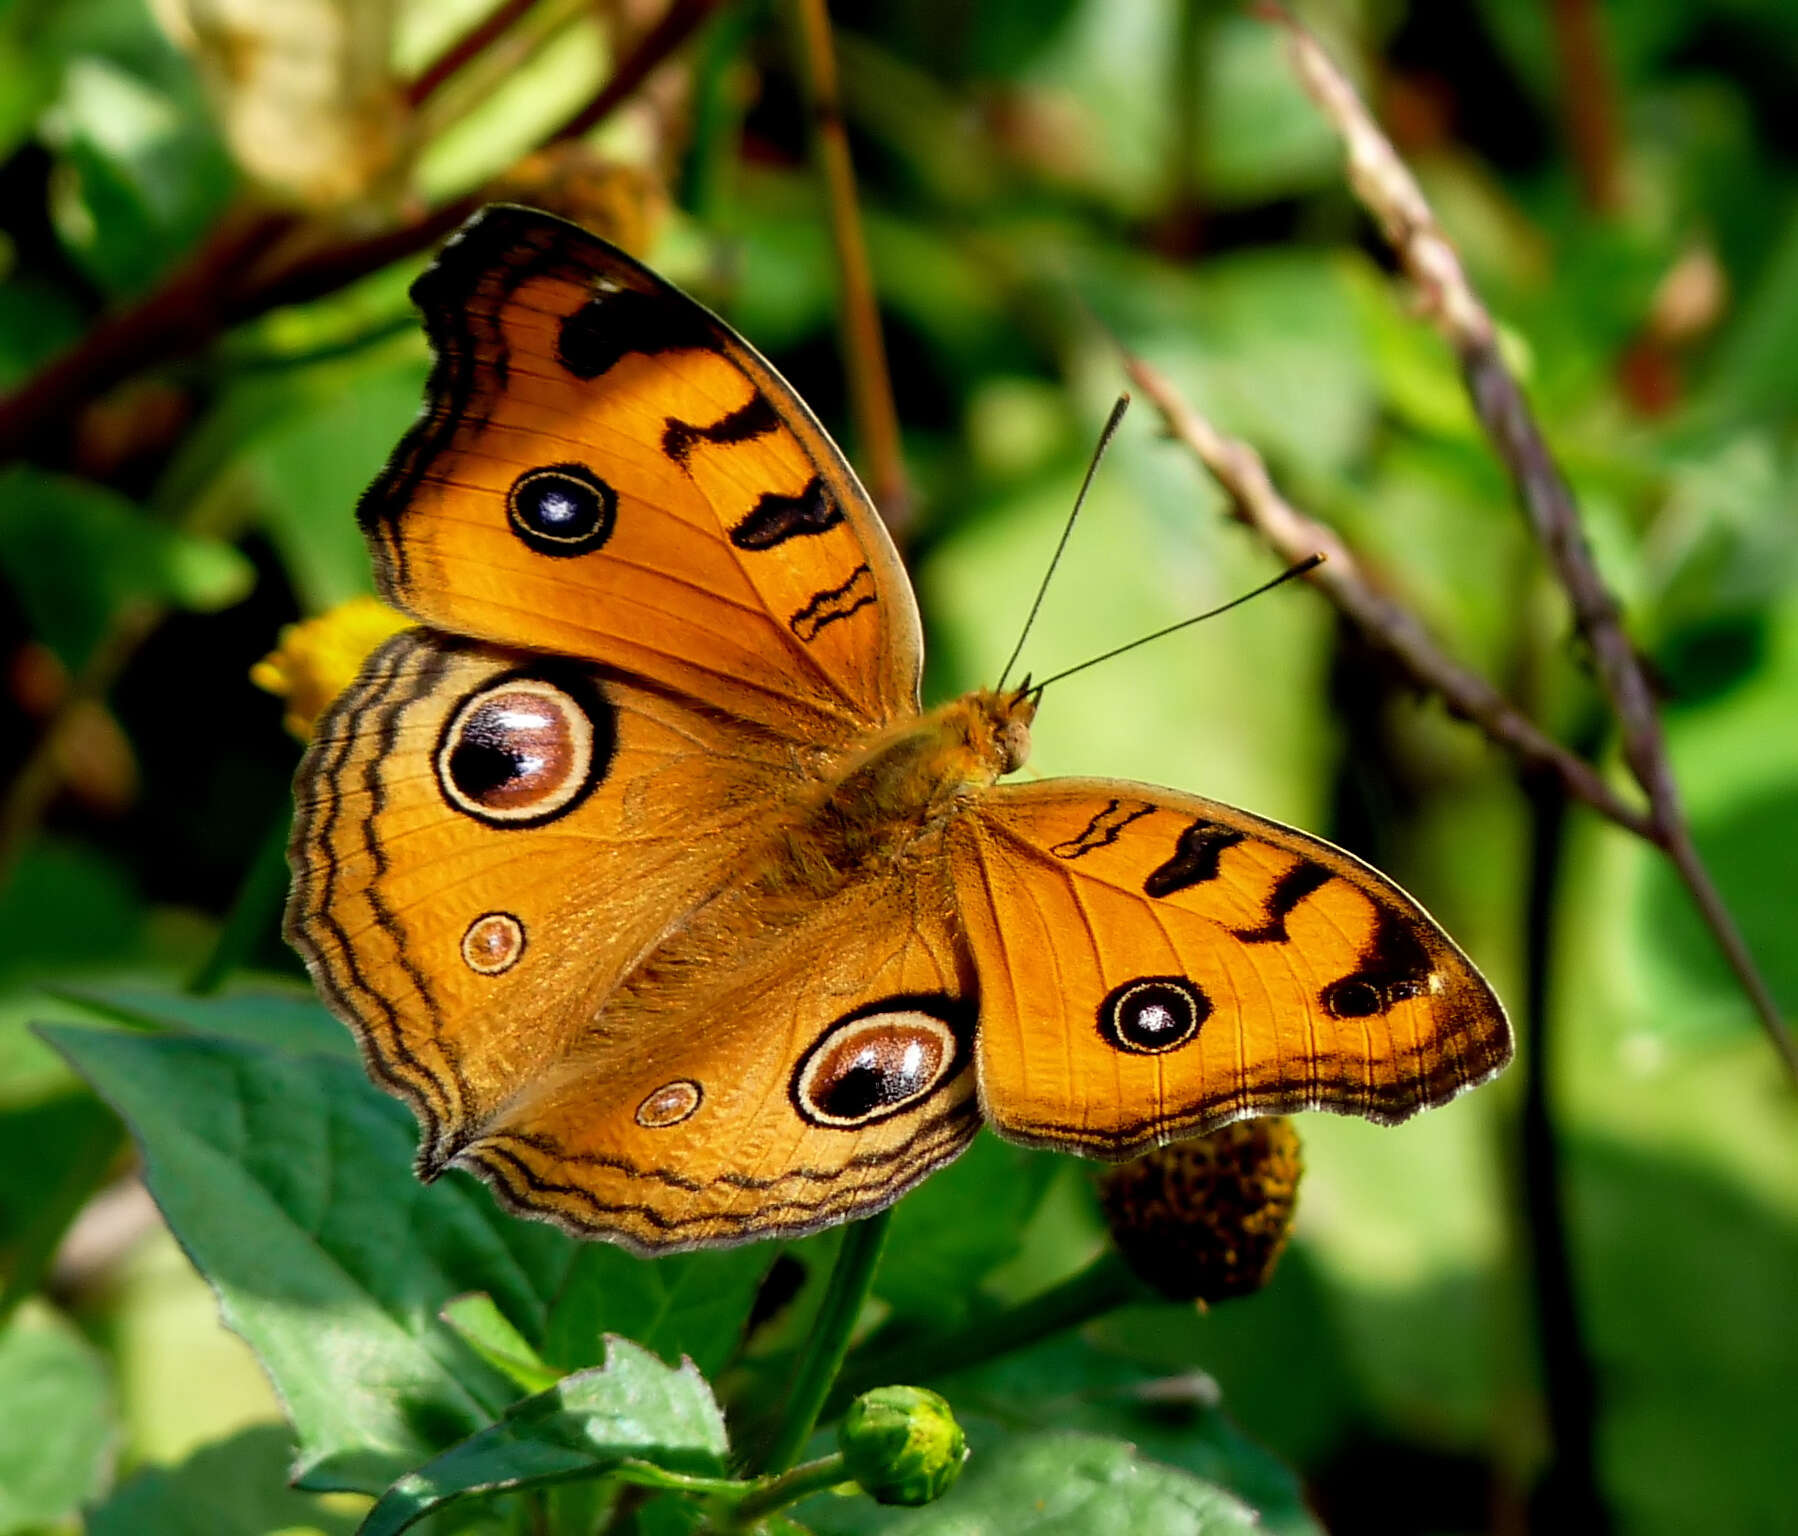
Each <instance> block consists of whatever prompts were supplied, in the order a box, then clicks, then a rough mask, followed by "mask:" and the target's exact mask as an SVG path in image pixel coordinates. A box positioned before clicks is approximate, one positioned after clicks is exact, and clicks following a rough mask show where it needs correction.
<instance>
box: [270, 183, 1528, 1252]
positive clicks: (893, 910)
mask: <svg viewBox="0 0 1798 1536" xmlns="http://www.w3.org/2000/svg"><path fill="white" fill-rule="evenodd" d="M413 293H414V297H415V298H416V300H417V302H418V304H419V306H420V308H421V309H422V310H423V311H424V315H425V323H426V326H427V328H428V330H429V333H430V337H431V341H432V343H433V345H434V347H435V349H436V353H437V366H436V370H435V372H434V373H433V375H432V378H431V382H430V386H429V391H428V401H427V409H426V411H425V412H424V414H423V416H422V417H421V418H420V420H419V422H418V424H417V425H416V426H414V427H413V428H412V430H411V431H410V432H409V433H408V434H407V436H406V438H405V439H404V441H403V442H402V443H401V444H400V447H399V449H398V451H397V452H396V454H395V455H394V458H393V461H392V462H391V463H390V464H389V465H388V467H387V469H386V470H385V471H384V472H383V473H382V475H381V476H380V478H379V479H377V480H376V481H375V483H374V484H373V485H372V486H371V487H370V488H369V490H368V492H367V494H366V495H365V497H364V498H363V501H362V504H361V507H360V510H359V514H358V515H359V517H360V520H361V523H362V526H363V529H364V530H365V531H366V533H367V535H368V538H369V542H370V544H371V545H372V547H373V550H374V555H375V561H376V566H377V570H378V573H379V577H380V582H381V587H382V589H383V591H384V592H385V593H386V595H387V596H388V597H389V598H390V599H391V600H392V601H393V602H394V603H396V604H398V605H399V606H400V607H402V608H403V609H405V610H406V611H407V612H408V613H410V614H412V615H413V616H414V617H415V618H416V619H417V620H418V621H419V623H420V625H421V626H422V627H420V628H418V629H414V630H410V631H408V632H407V633H404V634H401V635H399V636H396V637H395V638H394V639H393V640H391V641H389V642H388V643H387V644H386V645H385V646H383V647H382V648H381V649H380V650H379V651H377V652H376V653H375V654H374V655H373V656H372V657H371V658H370V660H369V662H368V664H367V665H366V666H365V667H364V669H363V671H362V674H361V676H360V677H359V678H358V680H357V681H356V682H355V684H353V685H352V686H351V687H350V689H349V690H348V691H347V692H346V693H345V694H344V695H343V696H342V697H341V698H340V699H339V700H338V702H337V703H336V704H335V705H334V706H333V708H332V709H331V710H330V712H329V713H328V714H327V716H326V717H325V719H324V720H323V721H322V722H321V723H320V726H319V730H318V733H317V735H316V737H315V739H314V742H313V744H312V747H311V748H310V750H309V751H308V753H307V755H306V759H305V762H304V764H303V766H302V768H301V770H300V775H299V781H298V790H297V798H298V805H299V808H298V820H297V824H296V827H295V831H294V840H293V848H292V862H293V867H294V883H293V893H292V897H291V901H290V904H289V910H288V933H289V937H290V938H291V939H292V941H293V943H294V944H295V945H296V946H297V947H298V948H299V949H300V951H301V953H302V954H303V955H304V956H305V957H306V960H307V963H308V964H309V966H310V967H311V969H312V973H313V975H314V977H315V978H316V979H317V982H318V985H319V988H320V990H321V991H322V992H323V994H324V996H325V998H326V1000H327V1001H328V1002H329V1003H330V1005H331V1007H332V1008H333V1009H334V1010H335V1011H336V1012H337V1013H338V1014H339V1015H340V1016H341V1017H342V1018H343V1019H344V1020H345V1021H346V1022H347V1023H348V1024H349V1025H350V1026H351V1027H352V1028H353V1029H354V1030H355V1031H356V1034H357V1036H358V1038H359V1039H360V1041H361V1043H362V1048H363V1053H364V1056H365V1057H366V1059H367V1063H368V1067H369V1070H370V1072H371V1073H372V1074H373V1075H374V1077H375V1078H376V1079H377V1080H378V1081H379V1082H380V1083H381V1084H382V1085H383V1086H385V1087H387V1088H388V1089H390V1090H391V1091H393V1092H395V1093H397V1094H399V1095H401V1096H403V1097H404V1098H406V1099H407V1100H408V1101H410V1103H411V1104H412V1107H413V1108H414V1110H415V1111H416V1112H417V1115H418V1118H419V1122H420V1125H421V1128H422V1145H421V1148H420V1152H419V1159H418V1168H419V1173H420V1175H421V1177H424V1178H426V1179H429V1178H433V1177H435V1176H436V1175H437V1174H438V1173H440V1172H441V1171H442V1170H443V1169H444V1168H446V1167H448V1166H450V1165H451V1164H456V1165H458V1166H462V1167H467V1168H472V1169H474V1170H475V1171H477V1172H479V1173H480V1174H482V1175H483V1176H485V1177H486V1178H487V1179H488V1180H489V1181H490V1182H491V1183H492V1184H493V1186H494V1188H495V1189H496V1190H497V1191H498V1193H499V1195H500V1196H501V1198H502V1199H503V1200H504V1201H505V1202H506V1203H507V1204H508V1205H510V1206H513V1207H515V1208H516V1209H518V1210H520V1211H522V1212H525V1213H527V1214H530V1215H534V1216H540V1217H546V1218H548V1219H550V1220H553V1221H556V1222H558V1223H560V1224H561V1225H563V1226H565V1227H567V1228H568V1229H570V1230H571V1231H574V1232H577V1233H580V1234H583V1235H589V1236H597V1237H605V1238H610V1239H612V1240H614V1241H617V1242H621V1243H623V1244H625V1245H626V1246H628V1247H631V1248H634V1249H637V1250H640V1251H652V1250H653V1251H662V1250H668V1249H677V1248H690V1247H696V1246H702V1245H707V1244H719V1243H733V1242H741V1241H745V1240H747V1239H750V1238H756V1237H766V1236H774V1235H793V1234H797V1233H802V1232H809V1231H812V1230H814V1229H815V1228H818V1227H821V1226H824V1225H827V1224H829V1223H831V1222H838V1221H844V1220H847V1219H848V1218H850V1217H854V1216H860V1215H866V1214H868V1213H869V1212H871V1211H875V1210H878V1209H879V1208H881V1207H882V1206H885V1205H887V1204H889V1203H890V1202H892V1201H893V1200H896V1199H897V1198H898V1197H899V1196H900V1195H902V1194H903V1193H905V1191H906V1190H908V1189H910V1188H911V1187H912V1186H913V1185H914V1184H916V1183H917V1182H918V1181H919V1180H920V1179H922V1178H923V1177H924V1176H925V1175H926V1174H928V1173H930V1172H931V1171H932V1170H933V1169H935V1168H937V1167H939V1166H941V1165H942V1164H943V1163H945V1162H947V1161H948V1160H949V1159H950V1158H952V1157H954V1156H955V1155H956V1154H957V1153H958V1152H960V1151H961V1150H962V1149H963V1148H964V1147H966V1146H967V1145H968V1142H969V1140H970V1139H971V1138H972V1137H973V1135H974V1133H975V1131H976V1129H977V1128H978V1127H979V1125H980V1123H981V1122H982V1120H985V1121H988V1122H990V1123H991V1124H992V1125H993V1127H994V1128H995V1129H996V1130H997V1131H998V1132H999V1133H1000V1134H1001V1135H1003V1136H1006V1137H1009V1138H1011V1139H1012V1140H1014V1141H1021V1142H1027V1143H1031V1144H1034V1145H1039V1146H1049V1147H1061V1148H1067V1149H1069V1150H1072V1151H1076V1152H1083V1153H1088V1154H1091V1155H1094V1156H1098V1157H1105V1158H1123V1157H1128V1156H1131V1155H1134V1154H1136V1153H1138V1152H1140V1151H1142V1150H1143V1149H1145V1148H1147V1147H1151V1146H1154V1145H1156V1144H1157V1143H1160V1142H1165V1141H1168V1140H1170V1139H1173V1138H1176V1137H1181V1136H1188V1135H1193V1134H1196V1133H1198V1132H1202V1131H1206V1130H1209V1129H1212V1128H1214V1127H1216V1126H1219V1125H1222V1124H1224V1123H1225V1122H1227V1121H1230V1120H1234V1119H1238V1118H1241V1117H1243V1116H1247V1115H1256V1114H1269V1113H1275V1112H1284V1111H1290V1110H1299V1109H1329V1110H1337V1111H1342V1112H1346V1113H1350V1114H1358V1115H1365V1116H1367V1117H1369V1118H1370V1119H1374V1120H1380V1121H1397V1120H1402V1119H1404V1118H1405V1117H1406V1116H1408V1115H1411V1114H1413V1113H1415V1112H1416V1111H1417V1110H1420V1109H1424V1108H1426V1107H1428V1106H1430V1105H1435V1104H1440V1103H1443V1102H1444V1101H1445V1100H1447V1099H1450V1098H1452V1097H1453V1096H1454V1095H1455V1094H1457V1093H1459V1092H1461V1091H1462V1090H1463V1089H1465V1088H1467V1087H1469V1086H1471V1085H1473V1084H1476V1083H1480V1082H1483V1081H1485V1080H1486V1079H1487V1078H1489V1077H1491V1076H1492V1075H1493V1074H1494V1073H1495V1072H1497V1071H1498V1070H1499V1068H1501V1067H1502V1066H1503V1065H1504V1064H1505V1062H1506V1061H1507V1060H1508V1059H1509V1057H1510V1053H1511V1041H1510V1033H1509V1029H1508V1026H1507V1025H1506V1022H1505V1016H1504V1012H1503V1010H1502V1009H1501V1007H1500V1006H1499V1003H1498V1000H1497V998H1496V997H1494V996H1493V994H1492V991H1491V989H1490V988H1489V987H1488V986H1487V985H1486V983H1485V982H1484V981H1483V980H1482V979H1481V977H1480V975H1479V973H1478V972H1477V971H1476V970H1475V969H1474V968H1473V966H1472V965H1471V964H1470V963H1469V961H1468V960H1467V957H1466V956H1465V955H1463V954H1462V953H1461V952H1460V950H1458V949H1457V948H1456V947H1455V946H1454V944H1453V943H1452V942H1451V941H1450V940H1449V939H1448V937H1447V936H1446V935H1445V934H1444V933H1443V932H1442V930H1441V929H1440V928H1438V927H1437V926H1436V925H1435V923H1434V922H1432V921H1431V920H1430V918H1429V917H1428V915H1427V914H1425V913H1424V911H1423V910H1422V909H1421V908H1420V907H1419V906H1418V905H1417V904H1416V903H1415V902H1414V901H1412V900H1411V899H1410V898H1409V897H1408V896H1406V895H1405V893H1404V892H1403V891H1401V890H1399V889H1398V888H1397V887H1396V886H1394V885H1392V884H1391V883H1390V882H1389V881H1387V880H1385V879H1384V878H1383V877H1381V876H1380V875H1378V874H1376V873H1375V872H1374V871H1372V870H1371V869H1369V868H1367V866H1366V865H1364V864H1362V863H1360V862H1359V861H1357V860H1356V859H1354V858H1352V857H1350V856H1349V855H1348V854H1346V853H1343V852H1342V851H1341V850H1339V849H1336V848H1333V847H1331V846H1330V845H1328V844H1327V843H1323V842H1320V841H1319V840H1318V839H1316V838H1314V837H1309V836H1307V835H1305V834H1304V833H1301V832H1295V831H1293V830H1291V829H1290V828H1287V827H1283V826H1279V825H1277V824H1276V823H1274V822H1270V821H1265V820H1263V819H1262V818H1260V817H1258V816H1252V815H1250V814H1248V813H1247V812H1244V811H1239V810H1235V809H1233V808H1231V807H1230V806H1226V805H1220V804H1218V803H1217V802H1215V801H1211V800H1202V799H1199V798H1198V797H1197V796H1194V795H1188V794H1182V793H1179V792H1177V791H1174V790H1166V789H1157V788H1152V787H1150V786H1148V785H1142V784H1132V783H1126V782H1123V781H1114V780H1098V779H1051V780H1048V781H1046V782H1043V783H1037V784H1000V783H999V782H998V781H999V780H1000V779H1001V778H1002V777H1003V776H1004V775H1006V774H1009V773H1011V772H1012V771H1013V770H1015V769H1016V768H1018V767H1019V766H1020V765H1021V764H1022V763H1023V761H1024V759H1025V756H1026V754H1027V753H1028V750H1029V743H1030V722H1031V719H1032V717H1033V716H1034V714H1035V712H1036V703H1037V696H1036V694H1034V693H1032V692H1031V691H1029V690H1028V689H1015V690H1011V691H1005V692H998V691H990V690H982V691H978V692H975V693H971V694H968V695H967V696H966V697H965V698H960V699H956V700H954V701H953V702H951V703H948V704H945V705H942V706H940V707H939V708H936V709H934V710H930V711H927V712H926V711H921V710H920V707H919V703H918V676H919V670H920V666H921V663H922V649H921V641H920V636H919V623H918V614H917V608H916V605H915V603H914V601H913V598H912V593H911V588H910V586H909V584H908V582H907V580H906V577H905V572H904V570H903V568H902V567H901V565H900V563H899V559H898V557H897V554H896V553H895V551H894V549H893V546H892V543H891V541H890V540H889V539H888V537H887V535H886V532H885V530H884V529H883V528H882V526H881V524H880V521H879V518H878V517H877V515H876V513H875V511H874V508H873V506H872V505H871V504H870V502H869V500H868V497H867V495H866V493H865V492H864V491H863V490H862V488H861V486H860V485H859V484H858V483H857V482H856V479H855V476H854V474H853V473H852V472H851V471H850V469H849V466H848V464H847V463H845V462H844V460H843V457H842V455H841V454H840V453H839V452H838V451H837V449H836V447H835V445H834V444H833V443H832V442H831V441H830V439H829V438H828V437H826V436H825V434H824V432H823V430H822V428H820V427H819V425H818V423H817V422H816V421H815V420H814V419H813V417H812V415H811V413H810V412H809V411H807V409H806V408H805V406H804V405H803V404H802V403H801V402H800V401H799V400H798V399H797V398H796V397H795V396H794V394H793V392H792V390H791V389H790V388H788V386H787V385H786V384H785V383H784V382H783V381H782V380H781V379H780V378H779V376H778V375H776V374H775V372H774V370H773V369H772V368H770V367H769V365H768V364H767V363H766V362H765V361H764V360H763V359H762V358H761V357H759V356H758V355H757V354H756V353H755V352H754V351H753V350H752V349H751V348H750V347H749V346H748V345H747V344H746V343H745V342H744V341H743V340H742V339H741V338H740V337H738V336H737V335H736V334H735V333H733V332H732V331H731V330H730V329H729V328H728V327H727V326H725V325H724V324H723V323H722V322H720V321H719V320H717V319H715V318H714V317H713V316H711V315H710V314H708V313H707V312H706V311H705V310H703V309H701V308H700V307H699V306H698V305H697V304H695V303H694V302H693V301H692V300H690V299H688V298H686V297H685V296H684V295H682V294H680V293H679V292H677V291H675V290H674V289H672V288H670V287H668V286H667V285H666V284H665V283H663V282H661V281H660V280H659V279H658V278H656V277H655V276H653V275H652V274H650V273H649V272H647V271H645V270H644V269H643V268H642V267H640V266H638V265H637V264H636V263H635V262H634V261H632V260H630V259H629V258H628V257H626V256H624V255H622V254H621V253H619V252H618V251H616V250H614V249H612V248H611V247H610V246H608V245H606V244H604V243H603V242H601V241H600V240H597V239H595V238H594V237H593V236H591V235H589V234H587V233H585V232H584V231H582V230H580V229H578V228H576V227H574V226H573V225H570V224H566V223H563V222H562V221H560V220H558V219H554V218H550V217H548V216H546V215H544V214H540V213H534V212H530V211H527V210H525V209H521V208H506V207H500V208H490V209H488V210H487V211H485V212H484V213H482V214H481V215H479V216H477V217H476V218H475V219H474V220H472V221H471V222H470V223H469V224H468V225H467V226H466V227H465V228H464V229H463V230H462V231H461V233H460V234H458V235H457V236H456V237H455V239H454V240H453V241H452V242H451V243H450V244H449V245H448V247H447V248H446V249H445V250H444V252H443V255H442V257H441V259H440V260H439V261H438V263H437V264H436V266H434V267H433V268H432V269H431V270H430V271H429V272H427V273H426V274H425V275H424V276H423V277H422V278H421V279H420V280H419V282H418V284H417V286H416V287H415V288H414V290H413Z"/></svg>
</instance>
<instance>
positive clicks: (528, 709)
mask: <svg viewBox="0 0 1798 1536" xmlns="http://www.w3.org/2000/svg"><path fill="white" fill-rule="evenodd" d="M613 745H614V739H613V724H612V711H611V708H610V706H609V705H607V703H606V702H605V699H604V697H603V696H602V695H601V693H600V691H599V689H598V687H597V686H596V685H594V684H593V683H592V682H591V681H590V680H589V679H585V678H576V677H573V676H570V677H569V678H567V679H564V680H558V681H551V680H549V679H548V678H546V677H532V676H522V675H515V676H512V677H505V678H500V679H498V680H496V681H494V682H492V683H489V684H488V685H486V686H485V687H483V688H481V689H479V690H477V691H476V692H474V693H472V694H470V695H469V696H468V697H467V698H466V699H464V700H463V701H462V703H461V704H460V705H459V706H457V708H456V709H455V710H454V711H452V713H451V715H450V718H449V723H448V724H447V725H446V726H445V727H444V731H443V735H442V737H441V738H440V739H439V741H438V744H437V752H436V766H437V782H438V785H439V787H440V788H441V789H442V791H443V794H444V798H445V799H447V800H448V801H449V803H450V804H451V805H453V806H454V807H455V808H456V809H457V810H459V811H463V812H465V813H466V814H467V815H470V816H473V817H475V818H476V819H477V820H479V821H484V822H486V823H488V824H489V825H490V826H505V827H517V826H541V825H542V824H543V823H544V822H546V821H550V820H553V819H554V818H555V817H557V816H561V815H563V814H565V813H566V812H568V811H570V810H572V809H573V808H574V807H575V806H576V805H578V804H579V803H580V802H581V801H582V800H583V799H585V798H586V796H587V794H588V793H589V792H590V791H591V790H592V788H593V786H594V785H595V784H597V783H598V782H599V781H600V780H601V779H602V778H604V777H605V770H606V767H607V765H608V764H609V763H610V761H611V756H612V748H613Z"/></svg>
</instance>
